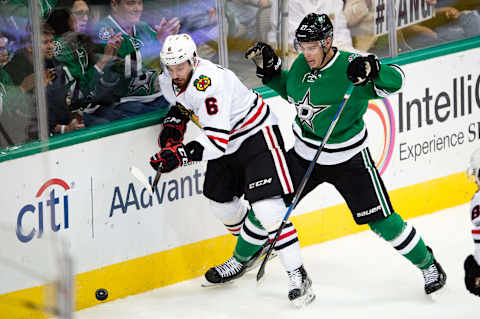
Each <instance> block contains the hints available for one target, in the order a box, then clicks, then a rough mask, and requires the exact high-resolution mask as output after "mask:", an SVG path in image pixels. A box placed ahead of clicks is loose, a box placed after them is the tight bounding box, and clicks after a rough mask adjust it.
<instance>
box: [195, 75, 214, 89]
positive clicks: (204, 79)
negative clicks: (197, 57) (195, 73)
mask: <svg viewBox="0 0 480 319" xmlns="http://www.w3.org/2000/svg"><path fill="white" fill-rule="evenodd" d="M211 85H212V78H210V77H208V76H206V75H203V74H202V75H200V76H199V77H198V78H197V79H195V81H193V86H194V87H195V88H196V89H197V90H198V91H201V92H203V91H206V90H207V88H208V87H209V86H211Z"/></svg>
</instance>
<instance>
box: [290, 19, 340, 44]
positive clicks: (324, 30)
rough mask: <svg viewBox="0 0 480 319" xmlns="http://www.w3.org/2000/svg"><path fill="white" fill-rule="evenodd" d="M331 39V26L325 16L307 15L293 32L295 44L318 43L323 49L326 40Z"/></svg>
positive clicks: (330, 22)
mask: <svg viewBox="0 0 480 319" xmlns="http://www.w3.org/2000/svg"><path fill="white" fill-rule="evenodd" d="M328 37H330V38H332V39H333V24H332V21H330V18H329V17H328V15H326V14H324V13H323V14H317V13H309V14H307V15H306V16H305V18H303V20H302V22H300V25H299V26H298V28H297V30H296V31H295V40H296V42H297V43H298V42H314V41H320V43H321V44H322V47H325V45H326V40H327V38H328Z"/></svg>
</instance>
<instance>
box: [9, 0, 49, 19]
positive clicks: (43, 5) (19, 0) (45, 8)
mask: <svg viewBox="0 0 480 319" xmlns="http://www.w3.org/2000/svg"><path fill="white" fill-rule="evenodd" d="M57 2H58V0H41V1H39V2H38V3H39V9H40V12H41V14H42V18H43V19H44V20H47V18H48V17H49V16H50V14H51V13H52V11H53V9H54V8H55V6H56V5H57ZM4 5H5V9H6V12H7V14H6V16H14V17H28V0H7V1H5V3H4Z"/></svg>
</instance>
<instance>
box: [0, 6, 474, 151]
mask: <svg viewBox="0 0 480 319" xmlns="http://www.w3.org/2000/svg"><path fill="white" fill-rule="evenodd" d="M410 2H411V1H410ZM414 2H418V3H424V2H425V3H427V4H429V5H431V6H434V12H435V14H434V15H433V18H431V19H428V20H426V21H422V22H420V23H417V24H413V25H409V26H407V27H405V28H402V29H400V30H398V31H397V36H398V49H399V52H400V53H401V52H404V51H409V50H413V49H419V48H424V47H428V46H432V45H437V44H439V43H442V42H448V41H455V40H460V39H463V38H467V37H473V36H477V35H478V34H479V32H480V16H479V12H478V9H479V7H480V0H476V1H475V0H457V1H455V0H418V1H414ZM225 3H226V7H225V8H226V17H225V18H224V21H223V22H224V23H225V26H226V29H227V32H228V44H229V50H231V51H233V50H237V51H239V52H242V53H243V52H244V49H245V48H247V47H249V46H251V44H252V43H254V42H256V41H264V42H269V43H270V44H273V45H274V46H277V48H278V17H279V14H278V10H279V1H277V0H226V2H225ZM376 3H377V1H375V0H344V1H330V0H290V1H289V5H288V10H289V15H288V19H289V20H288V38H289V43H290V44H289V46H288V47H289V49H288V53H287V54H286V56H287V57H288V59H287V62H288V63H287V64H289V63H291V62H292V61H293V59H294V58H295V57H296V56H297V55H298V53H296V52H295V50H294V46H293V32H294V30H295V29H296V28H297V26H298V23H299V20H300V19H301V18H302V17H303V16H305V15H306V14H308V13H309V12H319V13H320V12H321V13H327V14H328V15H329V16H330V17H331V19H332V21H333V23H334V45H335V46H337V47H338V48H339V49H341V50H349V51H360V52H371V53H374V54H377V55H378V56H380V57H383V56H387V55H388V38H387V36H386V35H380V36H377V35H375V34H374V32H373V30H374V22H375V21H374V16H375V5H376ZM39 9H40V13H41V32H40V33H41V51H42V54H43V59H44V71H43V82H44V84H45V88H42V89H45V92H46V102H47V108H48V112H47V113H48V127H49V132H50V134H51V135H56V134H63V133H66V132H71V131H76V130H78V129H82V128H84V127H88V126H93V125H98V124H103V123H108V122H112V121H116V120H119V119H123V118H126V117H131V116H135V115H138V114H145V113H149V112H153V111H156V110H161V109H165V108H168V107H169V105H168V103H167V101H166V100H165V99H164V98H163V96H162V94H161V92H160V89H159V85H158V79H157V75H158V72H161V66H160V63H159V58H158V57H159V52H160V49H161V46H162V43H163V40H164V39H165V38H166V36H168V35H170V34H175V33H178V32H186V33H189V34H191V35H192V37H193V38H194V39H195V41H196V42H197V44H198V50H199V54H200V55H201V56H202V57H206V58H208V59H211V60H213V61H214V62H218V56H219V54H218V44H217V39H218V29H219V28H218V19H217V9H216V1H215V0H205V1H196V0H182V1H181V0H171V1H158V0H143V1H142V0H39ZM31 34H32V30H31V25H30V19H29V10H28V0H2V1H0V148H3V147H5V146H8V145H14V144H20V143H25V142H28V141H31V140H35V139H37V138H38V128H37V127H38V125H37V109H36V99H35V92H36V91H37V90H38V89H39V88H36V87H35V83H36V82H35V74H34V69H35V68H34V57H33V46H32V37H31ZM230 67H232V65H230ZM232 68H233V69H234V67H232Z"/></svg>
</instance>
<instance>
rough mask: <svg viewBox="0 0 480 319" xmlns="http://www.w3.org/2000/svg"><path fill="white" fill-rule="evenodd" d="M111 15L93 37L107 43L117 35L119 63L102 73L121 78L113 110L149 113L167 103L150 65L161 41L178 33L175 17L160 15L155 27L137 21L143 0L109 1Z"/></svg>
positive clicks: (127, 113)
mask: <svg viewBox="0 0 480 319" xmlns="http://www.w3.org/2000/svg"><path fill="white" fill-rule="evenodd" d="M110 7H111V14H110V15H108V16H107V17H105V18H104V19H102V20H101V21H100V22H99V23H97V25H96V26H95V28H94V29H95V40H96V41H97V42H98V43H100V44H101V45H102V46H106V45H107V43H108V42H109V41H110V40H111V39H115V38H118V41H116V43H117V44H118V50H117V51H116V55H117V57H118V58H119V61H118V63H116V64H115V65H114V66H113V67H110V68H108V69H106V70H104V72H106V73H110V75H108V77H120V81H119V84H118V85H117V86H116V87H115V89H114V94H115V95H116V96H118V97H119V98H120V103H119V104H118V105H117V106H116V110H118V111H120V112H122V113H123V114H125V115H126V116H133V115H137V114H143V113H148V112H152V111H156V110H159V109H162V108H165V107H167V106H168V102H167V101H166V100H165V98H164V97H163V96H162V94H161V92H160V88H159V85H158V73H157V71H155V70H153V69H152V68H151V67H150V66H151V65H154V63H155V62H156V61H158V51H159V48H160V47H161V44H162V41H163V40H164V39H165V37H166V36H167V35H169V34H174V33H177V32H178V30H179V28H180V24H179V22H178V19H176V18H173V19H170V20H168V21H167V20H166V19H165V18H162V19H161V20H160V22H159V24H158V25H155V29H153V28H152V27H150V26H149V25H148V24H146V23H145V22H142V21H140V18H141V16H142V12H143V1H142V0H111V2H110ZM157 65H158V64H157Z"/></svg>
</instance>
